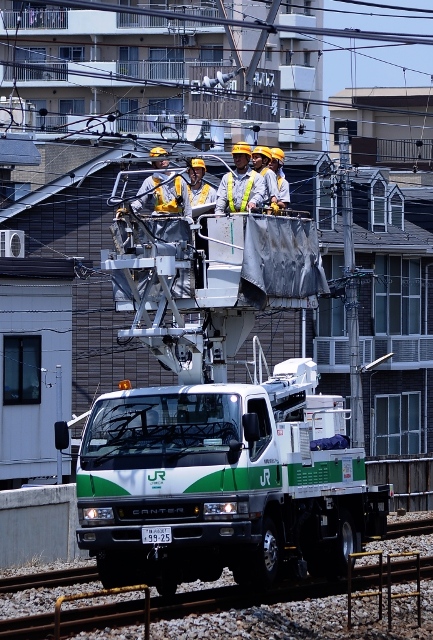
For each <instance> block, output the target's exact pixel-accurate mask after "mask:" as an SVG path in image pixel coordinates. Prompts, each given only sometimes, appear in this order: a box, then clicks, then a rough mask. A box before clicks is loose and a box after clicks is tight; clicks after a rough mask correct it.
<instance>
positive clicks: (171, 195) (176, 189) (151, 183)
mask: <svg viewBox="0 0 433 640" xmlns="http://www.w3.org/2000/svg"><path fill="white" fill-rule="evenodd" d="M150 157H151V158H152V167H153V168H154V173H153V174H152V175H151V176H148V177H147V178H146V179H145V180H144V182H143V184H142V185H141V187H140V189H139V191H138V193H137V198H138V200H133V201H132V202H131V209H132V210H133V212H134V213H140V212H142V210H143V209H144V210H147V211H148V212H154V213H157V214H178V215H182V214H183V215H185V216H190V215H191V202H190V199H189V194H188V186H187V183H186V182H185V180H184V179H183V178H182V176H180V175H178V176H176V173H175V171H173V170H170V169H168V167H169V165H170V160H169V157H168V151H166V149H164V148H163V147H154V148H153V149H151V150H150ZM174 176H176V177H174ZM170 178H173V179H172V180H169V179H170ZM167 180H169V181H168V182H167ZM163 183H165V184H163Z"/></svg>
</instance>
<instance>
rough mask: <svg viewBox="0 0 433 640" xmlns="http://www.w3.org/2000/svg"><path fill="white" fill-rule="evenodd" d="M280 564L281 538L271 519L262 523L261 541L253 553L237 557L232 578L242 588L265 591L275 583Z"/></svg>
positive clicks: (266, 519)
mask: <svg viewBox="0 0 433 640" xmlns="http://www.w3.org/2000/svg"><path fill="white" fill-rule="evenodd" d="M280 563H281V538H280V535H279V532H278V529H277V527H276V525H275V523H274V521H273V520H272V518H269V517H266V518H265V519H264V521H263V539H262V542H261V543H260V546H259V548H258V549H257V550H255V551H254V552H253V553H251V552H250V553H245V554H242V555H241V556H240V557H238V559H237V561H236V563H235V564H234V565H233V567H232V571H233V578H234V580H235V582H237V583H238V584H239V585H241V586H242V587H252V586H254V589H257V590H266V589H269V588H270V587H272V585H273V584H274V583H275V582H276V580H277V578H278V574H279V570H280Z"/></svg>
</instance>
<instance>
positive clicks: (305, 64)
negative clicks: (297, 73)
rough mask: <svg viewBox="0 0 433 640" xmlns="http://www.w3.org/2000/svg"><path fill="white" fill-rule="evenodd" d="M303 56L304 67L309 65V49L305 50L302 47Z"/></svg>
mask: <svg viewBox="0 0 433 640" xmlns="http://www.w3.org/2000/svg"><path fill="white" fill-rule="evenodd" d="M303 56H304V60H303V65H304V67H311V51H307V50H306V49H304V51H303Z"/></svg>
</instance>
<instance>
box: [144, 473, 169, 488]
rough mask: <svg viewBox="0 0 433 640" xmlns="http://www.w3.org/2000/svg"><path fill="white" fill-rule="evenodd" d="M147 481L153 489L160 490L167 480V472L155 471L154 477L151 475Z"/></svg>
mask: <svg viewBox="0 0 433 640" xmlns="http://www.w3.org/2000/svg"><path fill="white" fill-rule="evenodd" d="M147 479H148V480H149V482H150V485H151V487H152V489H158V488H159V487H161V485H162V483H163V482H164V480H165V471H155V472H154V474H153V476H151V475H150V473H149V474H148V476H147Z"/></svg>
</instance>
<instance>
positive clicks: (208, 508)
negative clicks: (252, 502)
mask: <svg viewBox="0 0 433 640" xmlns="http://www.w3.org/2000/svg"><path fill="white" fill-rule="evenodd" d="M203 515H204V517H205V519H207V520H231V519H233V518H239V517H241V516H245V515H248V503H247V502H205V503H204V505H203Z"/></svg>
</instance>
